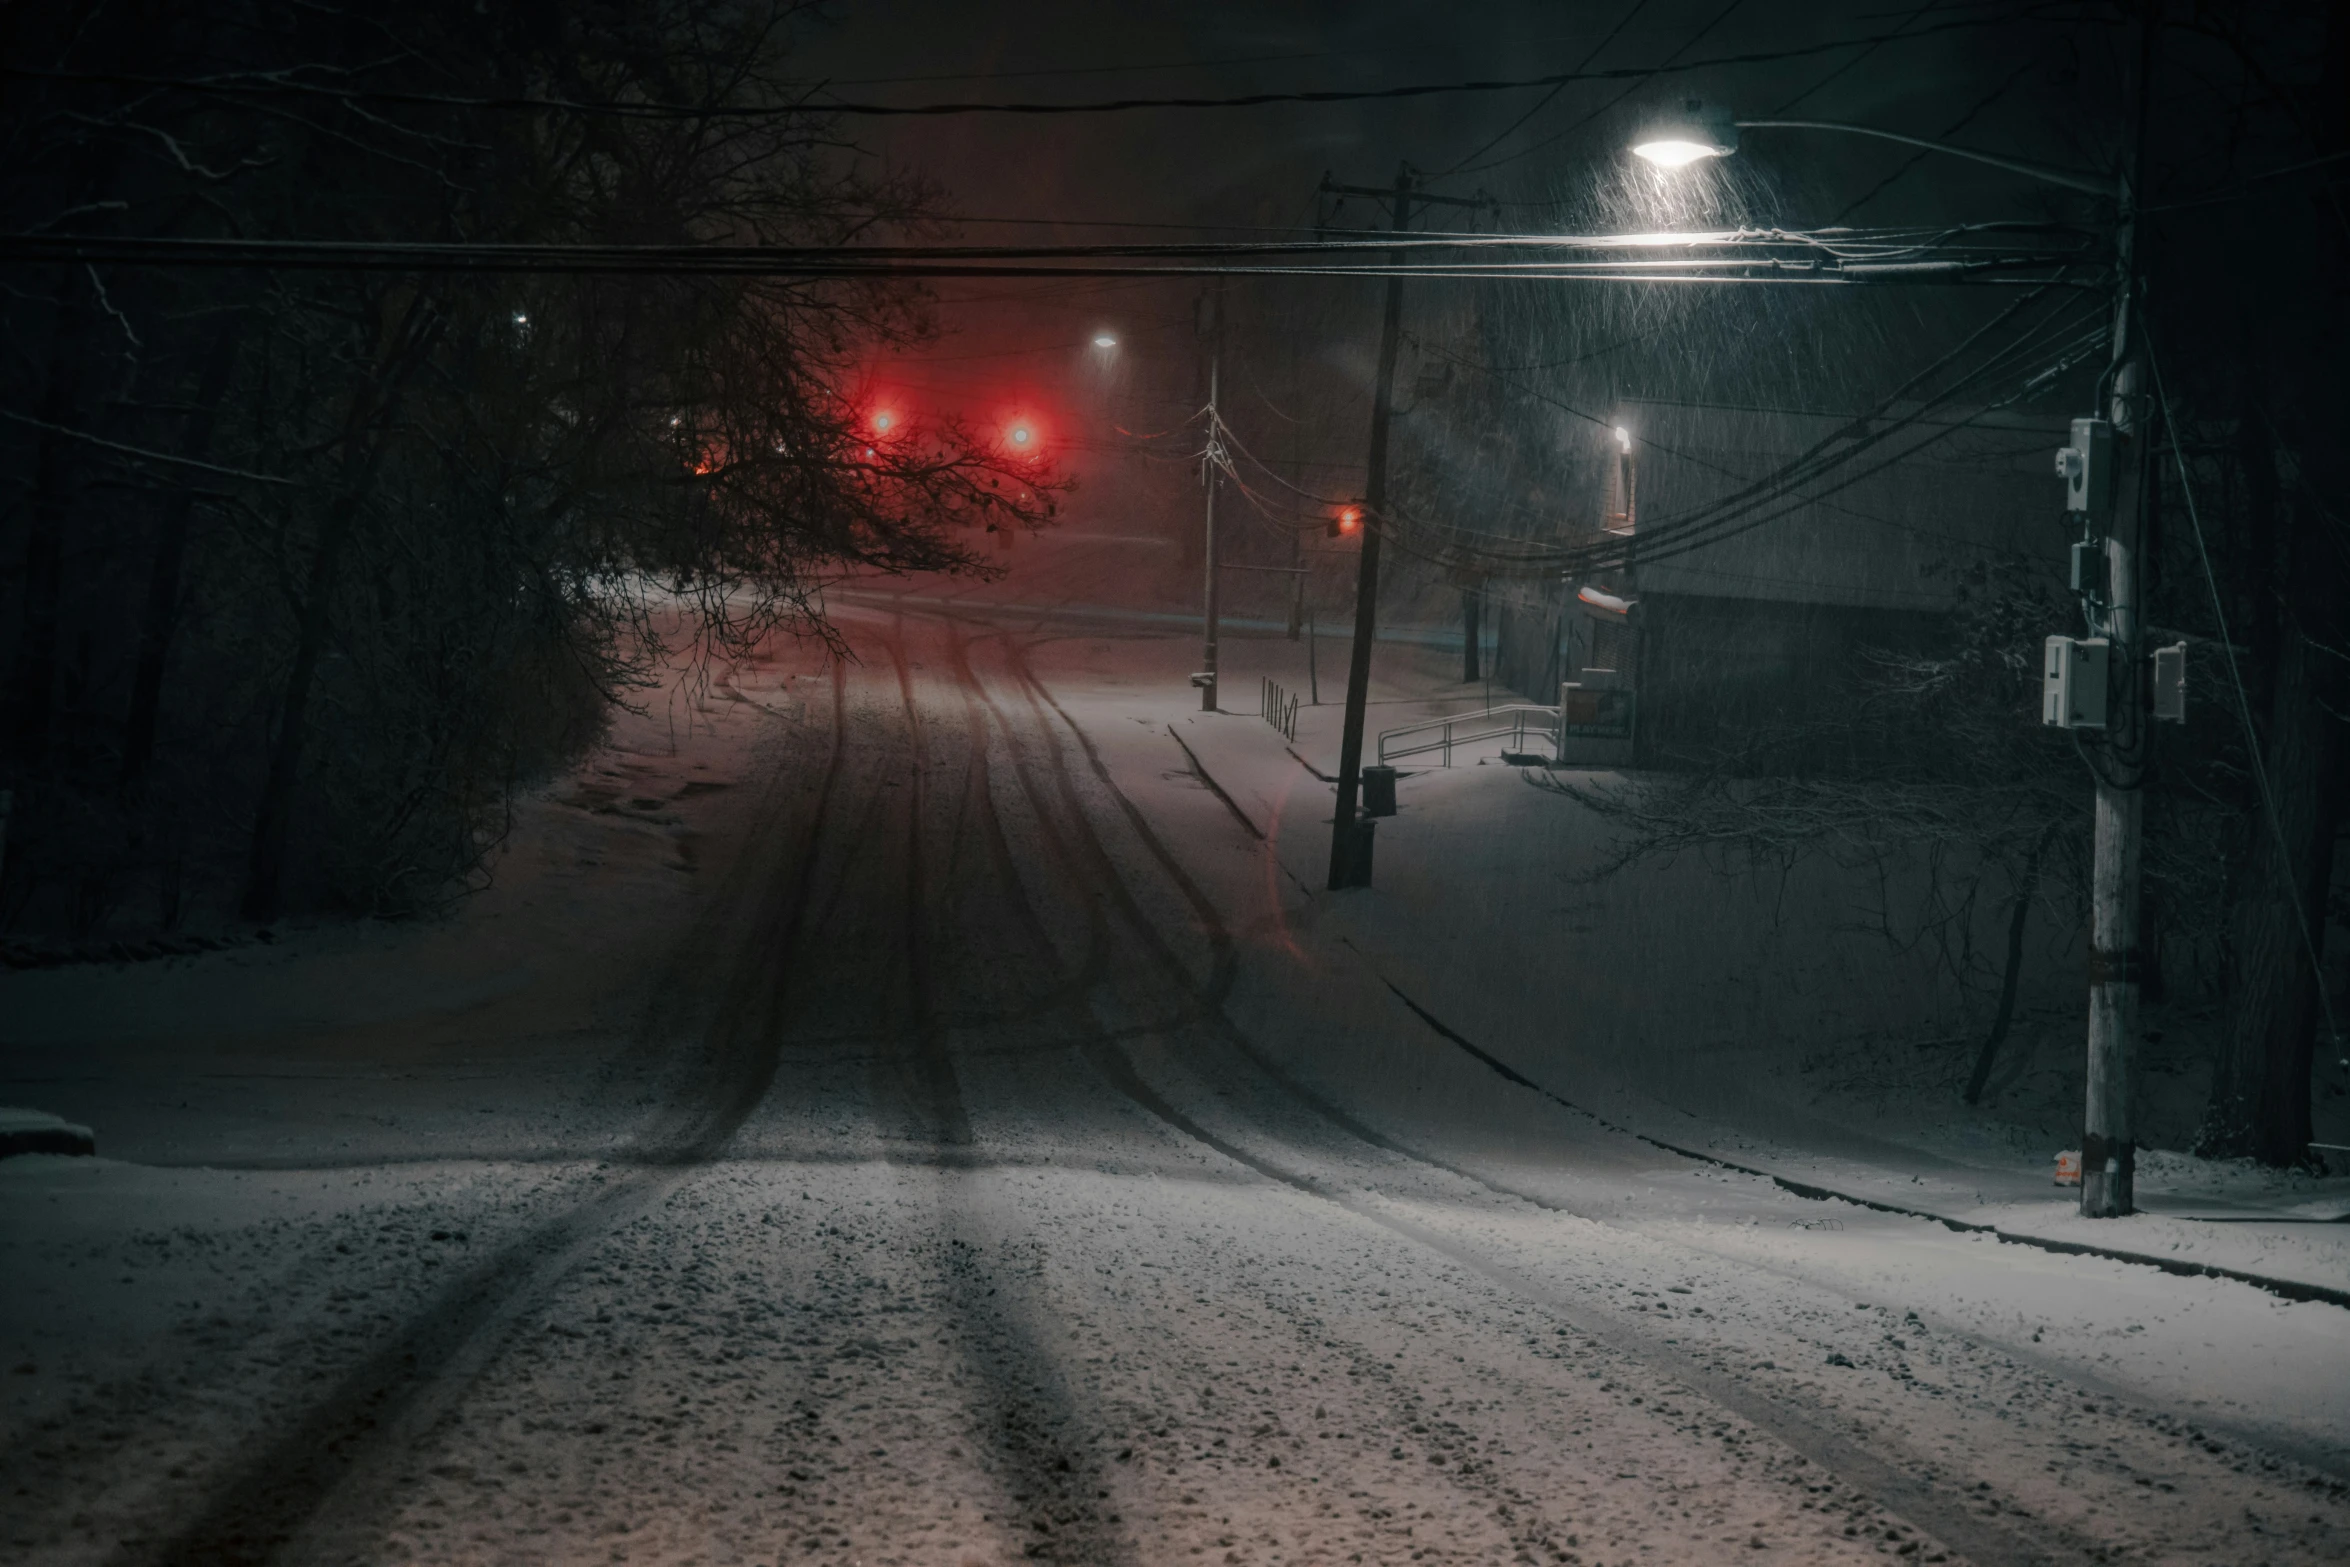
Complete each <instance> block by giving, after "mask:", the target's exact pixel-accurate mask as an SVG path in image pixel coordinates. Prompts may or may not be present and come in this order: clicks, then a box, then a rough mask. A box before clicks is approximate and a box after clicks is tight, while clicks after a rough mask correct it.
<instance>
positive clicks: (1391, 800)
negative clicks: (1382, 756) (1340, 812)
mask: <svg viewBox="0 0 2350 1567" xmlns="http://www.w3.org/2000/svg"><path fill="white" fill-rule="evenodd" d="M1363 814H1364V815H1365V816H1393V815H1394V814H1395V769H1394V768H1392V767H1379V766H1372V767H1366V768H1364V769H1363Z"/></svg>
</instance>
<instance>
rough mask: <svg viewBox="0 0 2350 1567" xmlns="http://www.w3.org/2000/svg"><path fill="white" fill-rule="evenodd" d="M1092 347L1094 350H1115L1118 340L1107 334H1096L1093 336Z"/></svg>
mask: <svg viewBox="0 0 2350 1567" xmlns="http://www.w3.org/2000/svg"><path fill="white" fill-rule="evenodd" d="M1093 346H1094V347H1096V348H1116V347H1117V346H1118V340H1117V338H1115V337H1113V336H1111V335H1110V334H1109V333H1107V332H1096V333H1094V335H1093Z"/></svg>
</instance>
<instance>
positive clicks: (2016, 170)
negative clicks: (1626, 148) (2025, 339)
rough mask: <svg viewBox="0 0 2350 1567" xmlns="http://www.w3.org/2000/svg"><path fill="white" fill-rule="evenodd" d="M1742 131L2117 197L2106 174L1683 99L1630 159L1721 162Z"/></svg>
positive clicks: (1646, 133) (1638, 137)
mask: <svg viewBox="0 0 2350 1567" xmlns="http://www.w3.org/2000/svg"><path fill="white" fill-rule="evenodd" d="M1742 130H1747V131H1761V130H1786V131H1840V132H1842V133H1843V134H1845V135H1847V136H1873V137H1875V138H1877V139H1878V140H1879V141H1896V142H1899V143H1901V144H1902V145H1903V146H1905V147H1921V148H1924V149H1925V150H1926V151H1928V152H1943V153H1948V154H1949V155H1950V156H1951V157H1954V158H1966V159H1969V160H1971V161H1973V162H1976V163H1988V164H1990V165H1991V166H1992V167H1993V168H1995V169H2005V170H2007V171H2008V172H2009V173H2011V174H2021V175H2024V176H2026V177H2027V178H2030V179H2036V180H2040V181H2043V182H2045V183H2047V184H2050V185H2062V186H2064V187H2065V188H2066V189H2067V190H2078V191H2086V192H2088V193H2089V194H2090V195H2092V196H2104V197H2107V198H2109V199H2111V198H2113V197H2115V196H2116V195H2117V193H2118V188H2117V185H2116V182H2115V180H2114V178H2113V176H2111V175H2100V174H2083V173H2080V172H2079V171H2077V170H2074V169H2060V168H2056V167H2054V166H2052V165H2050V164H2045V163H2033V162H2030V161H2029V160H2027V159H2023V158H2003V157H2000V156H1998V155H1997V154H1995V153H1988V152H1977V151H1975V150H1974V149H1973V148H1972V147H1953V146H1951V145H1950V144H1949V143H1948V142H1939V141H1926V140H1924V139H1922V138H1920V137H1916V136H1904V135H1902V134H1901V133H1900V132H1898V131H1881V130H1878V129H1877V128H1876V127H1874V126H1870V125H1846V124H1842V123H1840V122H1838V121H1835V120H1733V119H1731V118H1730V114H1729V111H1728V110H1727V109H1724V108H1722V107H1720V106H1719V105H1717V104H1709V103H1707V102H1706V101H1705V100H1704V99H1702V98H1685V99H1683V100H1682V101H1681V103H1680V105H1679V106H1678V107H1677V108H1673V109H1669V110H1665V111H1662V112H1660V113H1656V114H1652V115H1650V116H1649V117H1648V118H1647V119H1646V120H1644V121H1643V122H1642V123H1641V126H1640V129H1639V130H1638V131H1637V132H1635V133H1634V135H1633V138H1632V154H1633V156H1634V157H1637V158H1643V159H1646V160H1647V161H1648V162H1650V163H1653V164H1655V165H1656V166H1657V167H1659V168H1662V169H1681V168H1687V167H1688V166H1689V165H1690V164H1692V163H1700V162H1703V161H1704V160H1705V159H1707V158H1726V157H1728V156H1729V155H1730V154H1731V153H1734V152H1736V151H1737V150H1738V133H1739V132H1740V131H1742Z"/></svg>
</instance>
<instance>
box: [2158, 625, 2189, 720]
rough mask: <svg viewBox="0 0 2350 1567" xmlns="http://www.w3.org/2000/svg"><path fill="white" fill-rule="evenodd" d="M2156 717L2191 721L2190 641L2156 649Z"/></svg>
mask: <svg viewBox="0 0 2350 1567" xmlns="http://www.w3.org/2000/svg"><path fill="white" fill-rule="evenodd" d="M2154 717H2155V721H2156V722H2157V723H2164V724H2183V723H2185V722H2186V721H2187V644H2186V643H2184V642H2174V643H2172V644H2171V645H2170V646H2169V647H2158V648H2156V649H2155V650H2154Z"/></svg>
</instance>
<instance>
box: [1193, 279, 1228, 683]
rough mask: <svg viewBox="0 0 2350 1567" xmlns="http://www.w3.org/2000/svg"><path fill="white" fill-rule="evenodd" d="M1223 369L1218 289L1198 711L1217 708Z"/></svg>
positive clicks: (1203, 479)
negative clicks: (1218, 400) (1218, 507)
mask: <svg viewBox="0 0 2350 1567" xmlns="http://www.w3.org/2000/svg"><path fill="white" fill-rule="evenodd" d="M1223 369H1224V296H1223V293H1222V291H1221V290H1220V289H1219V290H1217V291H1215V292H1212V293H1210V294H1209V295H1208V440H1207V450H1206V451H1205V452H1204V453H1203V454H1202V455H1201V457H1200V483H1201V485H1202V486H1203V487H1204V488H1205V489H1206V490H1207V492H1208V515H1207V524H1206V530H1205V532H1204V534H1203V536H1202V537H1203V544H1204V548H1203V553H1204V554H1205V555H1206V556H1207V591H1206V593H1205V594H1204V595H1203V597H1202V601H1201V612H1200V631H1201V637H1202V640H1203V649H1202V652H1201V657H1200V672H1199V673H1198V674H1196V675H1194V676H1192V677H1191V683H1192V684H1193V685H1195V686H1198V687H1199V710H1200V711H1201V712H1203V713H1212V712H1214V711H1215V710H1216V615H1217V610H1218V607H1219V606H1218V604H1217V600H1216V481H1217V480H1218V479H1220V478H1221V477H1223V473H1222V469H1221V466H1220V465H1221V462H1222V459H1223V455H1224V447H1223V442H1222V441H1221V440H1220V439H1219V437H1220V436H1221V435H1222V433H1223V429H1222V426H1221V424H1220V423H1219V420H1220V418H1221V415H1220V413H1219V412H1218V410H1217V407H1216V398H1217V394H1218V393H1219V391H1220V390H1221V378H1222V375H1223Z"/></svg>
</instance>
